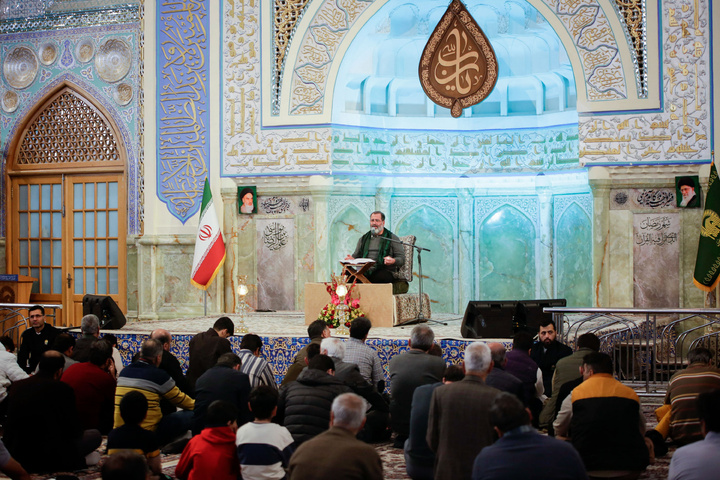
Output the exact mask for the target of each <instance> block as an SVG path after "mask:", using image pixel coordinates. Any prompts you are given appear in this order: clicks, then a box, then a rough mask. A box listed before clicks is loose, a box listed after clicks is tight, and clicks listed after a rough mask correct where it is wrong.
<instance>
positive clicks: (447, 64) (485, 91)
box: [418, 0, 498, 118]
mask: <svg viewBox="0 0 720 480" xmlns="http://www.w3.org/2000/svg"><path fill="white" fill-rule="evenodd" d="M418 73H419V74H420V83H421V84H422V87H423V90H425V93H426V94H427V96H428V97H430V100H432V101H433V102H435V103H437V104H438V105H440V106H442V107H446V108H449V109H450V113H451V114H452V116H453V117H456V118H457V117H459V116H460V115H461V114H462V110H463V108H466V107H469V106H471V105H475V104H477V103H480V102H482V101H483V100H484V99H485V98H487V96H488V95H490V92H492V89H493V88H495V83H496V82H497V77H498V62H497V58H496V57H495V51H494V50H493V48H492V46H491V45H490V42H489V41H488V39H487V37H486V36H485V34H484V33H483V31H482V30H481V29H480V26H479V25H478V24H477V22H475V19H474V18H473V17H472V15H470V12H468V11H467V9H466V8H465V5H463V3H462V2H461V1H460V0H452V2H451V3H450V5H449V6H448V9H447V10H446V11H445V14H444V15H443V16H442V18H441V19H440V22H439V23H438V25H437V27H435V30H434V31H433V33H432V35H431V36H430V40H428V43H427V45H425V50H423V54H422V57H420V66H419V67H418Z"/></svg>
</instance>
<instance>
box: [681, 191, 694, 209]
mask: <svg viewBox="0 0 720 480" xmlns="http://www.w3.org/2000/svg"><path fill="white" fill-rule="evenodd" d="M693 198H695V194H694V193H691V194H690V195H683V199H682V202H680V206H681V207H687V204H688V203H690V201H692V199H693Z"/></svg>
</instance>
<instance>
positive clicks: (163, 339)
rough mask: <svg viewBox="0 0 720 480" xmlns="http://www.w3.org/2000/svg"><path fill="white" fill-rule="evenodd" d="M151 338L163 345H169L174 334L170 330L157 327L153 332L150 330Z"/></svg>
mask: <svg viewBox="0 0 720 480" xmlns="http://www.w3.org/2000/svg"><path fill="white" fill-rule="evenodd" d="M150 338H153V339H155V340H157V341H158V342H160V343H161V344H163V345H167V344H169V343H170V341H171V340H172V336H171V335H170V332H168V331H167V330H165V329H164V328H156V329H155V330H153V331H152V332H150Z"/></svg>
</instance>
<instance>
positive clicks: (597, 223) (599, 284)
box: [589, 167, 612, 307]
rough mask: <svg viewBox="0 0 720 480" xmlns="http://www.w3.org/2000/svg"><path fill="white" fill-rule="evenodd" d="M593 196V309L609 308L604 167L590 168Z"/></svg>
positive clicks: (607, 187)
mask: <svg viewBox="0 0 720 480" xmlns="http://www.w3.org/2000/svg"><path fill="white" fill-rule="evenodd" d="M589 183H590V188H591V189H592V194H593V285H592V287H593V302H594V305H592V306H594V307H610V306H612V305H610V280H609V279H610V269H609V268H608V246H609V243H610V222H609V215H608V213H609V209H610V181H609V178H608V174H607V171H606V169H605V168H604V167H592V168H591V169H590V174H589Z"/></svg>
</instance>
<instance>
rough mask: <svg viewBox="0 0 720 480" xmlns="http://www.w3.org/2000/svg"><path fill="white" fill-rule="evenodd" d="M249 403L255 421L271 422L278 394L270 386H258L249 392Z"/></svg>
mask: <svg viewBox="0 0 720 480" xmlns="http://www.w3.org/2000/svg"><path fill="white" fill-rule="evenodd" d="M249 403H250V410H251V411H252V414H253V416H254V417H255V418H256V419H257V420H271V419H272V415H273V410H275V407H277V404H278V392H277V390H275V389H274V388H272V387H271V386H270V385H259V386H257V387H255V388H253V389H252V391H251V392H250V401H249Z"/></svg>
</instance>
